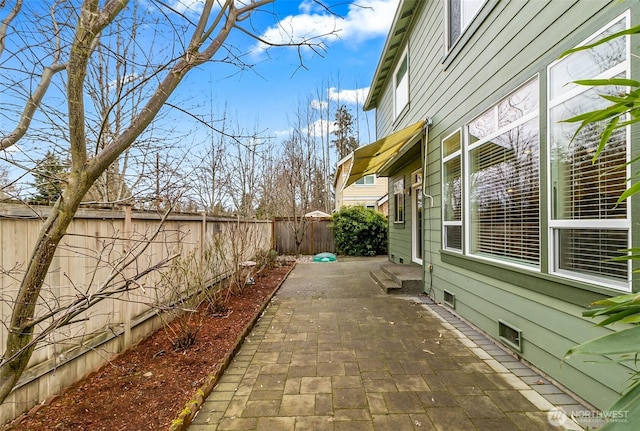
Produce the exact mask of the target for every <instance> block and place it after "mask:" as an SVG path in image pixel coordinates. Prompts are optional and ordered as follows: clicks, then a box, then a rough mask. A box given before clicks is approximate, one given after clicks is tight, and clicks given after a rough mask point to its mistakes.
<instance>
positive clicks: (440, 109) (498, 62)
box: [377, 1, 640, 408]
mask: <svg viewBox="0 0 640 431" xmlns="http://www.w3.org/2000/svg"><path fill="white" fill-rule="evenodd" d="M632 4H633V3H631V2H626V3H619V2H609V3H606V2H593V1H562V2H555V1H554V2H550V3H549V2H542V1H528V2H515V1H509V2H498V3H497V4H496V6H495V7H494V9H493V10H492V11H491V14H490V15H489V16H488V17H487V20H486V21H485V22H484V23H483V25H482V26H481V27H480V28H479V29H478V31H477V32H476V33H474V34H473V35H472V37H471V38H469V40H467V43H466V45H465V46H464V48H463V49H462V50H461V51H460V52H458V53H457V55H456V56H455V58H453V59H447V61H448V63H447V64H446V68H445V66H443V61H442V60H443V53H444V51H443V43H444V39H443V35H442V31H443V24H442V18H443V2H442V1H432V2H424V3H422V6H421V7H420V8H419V10H418V17H417V19H416V21H415V22H414V25H413V27H412V28H411V32H410V40H409V57H410V66H409V67H410V104H411V109H410V111H409V112H408V113H407V115H406V116H405V117H403V118H402V119H401V121H400V122H399V123H400V124H402V125H408V124H411V123H412V122H414V121H417V120H419V119H422V118H424V117H427V116H428V117H431V118H432V120H433V125H432V127H431V128H430V130H429V143H428V145H427V157H428V163H427V166H428V167H427V172H426V175H425V178H426V182H427V193H428V194H429V195H430V196H432V197H433V207H430V206H429V204H430V201H429V200H427V201H426V202H425V203H426V204H427V207H426V209H425V218H426V220H425V226H424V227H425V229H426V230H427V231H428V233H427V232H425V237H426V240H427V243H426V244H425V264H428V263H431V264H433V265H434V271H433V282H432V283H433V288H434V291H435V294H436V298H437V299H438V300H442V299H443V290H445V289H446V290H448V291H450V292H452V293H454V294H455V295H456V312H458V313H460V314H461V315H462V316H463V317H465V318H466V319H468V320H469V321H471V322H472V323H474V324H476V325H478V326H479V327H480V328H481V329H482V330H484V331H486V332H487V333H488V334H490V335H491V336H493V337H496V338H497V337H498V324H497V322H498V319H502V320H505V321H507V322H509V323H511V324H513V325H514V326H516V327H518V328H519V329H521V330H522V331H523V333H522V335H523V340H524V341H523V346H524V347H523V348H524V350H523V355H524V358H525V359H527V360H528V361H530V362H532V363H533V364H534V365H535V366H536V367H538V368H540V369H541V370H543V371H544V372H545V373H547V374H549V375H550V376H551V377H552V378H553V379H556V380H558V381H559V382H560V383H561V384H563V385H565V386H568V387H569V388H570V389H572V390H574V391H575V392H576V393H578V394H579V395H580V396H582V397H583V398H585V399H586V400H587V401H589V402H591V403H593V404H594V405H596V406H597V407H599V408H607V407H609V406H610V405H611V404H612V403H613V401H615V400H616V399H617V397H618V392H619V391H622V390H623V389H624V388H625V387H626V384H627V381H626V379H627V378H628V377H629V375H628V373H629V371H630V370H629V368H627V367H625V366H621V365H598V364H595V365H594V364H587V363H585V362H584V359H583V358H580V357H576V358H571V359H569V360H568V361H567V362H566V363H564V364H563V362H562V358H563V356H564V353H565V352H566V351H567V350H568V349H569V348H571V347H573V346H574V345H576V344H577V343H580V342H582V341H585V340H587V339H590V338H593V337H594V336H598V335H603V334H605V333H607V332H608V331H609V330H608V329H604V328H597V327H595V326H594V323H593V321H592V320H591V319H585V318H582V317H581V312H582V311H583V308H581V307H578V306H576V305H573V304H571V303H569V302H564V301H561V300H557V299H553V298H550V297H546V296H544V295H541V294H538V293H536V292H532V291H530V290H528V289H525V288H522V287H520V283H519V280H522V279H523V278H525V277H535V274H534V273H533V272H532V273H531V274H532V275H531V276H529V275H527V272H526V271H513V277H511V278H512V280H511V282H510V283H507V282H503V281H499V280H496V279H494V278H491V277H487V276H483V275H480V274H478V273H475V272H472V271H470V270H467V269H465V268H464V266H457V265H452V264H448V263H444V262H442V260H441V258H440V250H441V247H442V239H441V223H442V216H441V211H442V196H441V193H442V191H441V148H440V143H441V140H442V138H443V137H445V136H446V135H448V134H450V133H451V132H453V131H455V130H456V129H458V128H460V127H463V126H464V124H465V123H467V122H469V121H470V120H472V119H473V118H474V117H475V116H476V115H478V114H480V113H481V112H483V111H484V110H485V109H487V108H489V107H490V106H491V105H492V104H494V103H495V102H497V101H499V100H500V99H501V98H503V97H504V96H506V95H507V94H509V93H510V92H512V91H513V90H514V89H515V88H517V87H518V86H519V85H521V84H522V83H524V82H526V81H527V80H528V79H530V78H531V77H533V76H535V75H536V74H539V83H540V89H541V90H540V110H541V117H540V122H541V124H540V138H541V144H542V145H544V144H545V143H546V141H547V140H546V113H545V111H544V110H545V109H546V68H547V66H548V65H549V64H550V63H551V62H553V61H554V60H555V59H556V58H557V57H558V56H559V55H560V54H561V53H562V52H563V51H565V50H566V49H569V48H571V47H573V46H575V45H576V44H578V43H580V42H581V41H582V40H583V39H585V38H586V37H588V36H590V35H591V34H593V33H594V32H595V31H596V30H598V29H599V28H601V27H602V26H603V25H605V24H607V23H608V22H609V21H611V20H612V19H613V18H615V17H617V16H618V15H620V14H621V13H622V12H623V11H624V10H625V9H627V8H629V7H630V5H632ZM637 16H638V12H637V11H632V25H635V24H637V23H638V18H637ZM580 23H586V24H585V25H584V26H583V27H582V28H579V29H576V26H578V25H579V24H580ZM632 45H633V42H632ZM636 45H637V44H636ZM632 49H637V47H636V46H635V45H634V46H633V48H632ZM633 77H634V78H637V74H636V73H635V71H634V76H633ZM390 87H391V85H390V83H389V82H388V83H387V87H386V89H385V92H384V93H383V94H382V96H381V98H380V102H379V103H378V113H377V116H378V118H377V120H378V133H379V134H383V135H384V134H389V133H391V132H392V131H393V130H396V129H397V124H396V125H395V126H394V121H393V119H392V118H391V115H392V107H393V98H392V96H393V94H392V92H391V89H390ZM637 135H638V131H637V130H634V135H633V136H634V137H636V136H637ZM543 151H545V150H544V148H543ZM543 155H544V152H543ZM544 164H545V163H544V159H543V160H542V161H541V175H542V178H545V175H546V166H544ZM543 187H544V186H543ZM390 191H391V190H390ZM389 196H390V202H391V201H392V194H390V195H389ZM390 214H392V211H391V210H390ZM545 214H546V203H545V202H544V201H542V202H541V217H542V218H543V220H542V222H541V224H542V228H543V229H544V228H545V227H546V222H545V221H544V217H545ZM391 224H392V223H391ZM405 232H410V224H409V223H405V231H404V232H399V231H394V230H390V236H391V238H390V246H391V247H392V248H393V249H395V250H398V249H400V248H401V247H402V248H405V247H410V243H408V242H407V235H406V233H405ZM394 233H395V236H396V237H395V238H394ZM638 237H640V233H634V239H635V238H638ZM407 249H408V250H409V252H410V248H407ZM546 249H547V244H546V243H544V242H543V243H542V244H541V250H542V252H543V254H544V253H545V251H546ZM409 256H410V255H409ZM546 263H547V261H546V259H545V258H543V259H542V262H541V264H542V265H543V267H545V265H546ZM539 282H540V283H544V280H542V279H541V280H539ZM428 288H429V286H425V290H427V289H428ZM576 289H577V288H576Z"/></svg>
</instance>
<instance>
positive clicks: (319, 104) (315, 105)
mask: <svg viewBox="0 0 640 431" xmlns="http://www.w3.org/2000/svg"><path fill="white" fill-rule="evenodd" d="M328 106H329V103H328V102H326V101H324V100H318V99H313V100H312V101H311V109H315V110H316V111H320V110H322V109H327V107H328Z"/></svg>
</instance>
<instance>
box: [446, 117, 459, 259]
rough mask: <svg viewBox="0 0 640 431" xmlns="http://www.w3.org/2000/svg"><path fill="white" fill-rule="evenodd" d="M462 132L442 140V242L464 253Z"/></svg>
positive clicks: (450, 248)
mask: <svg viewBox="0 0 640 431" xmlns="http://www.w3.org/2000/svg"><path fill="white" fill-rule="evenodd" d="M461 155H462V152H461V131H460V130H458V131H456V132H455V133H453V134H451V135H449V136H447V137H446V138H444V139H443V140H442V161H443V163H442V196H443V198H444V202H443V206H442V211H443V214H442V224H443V229H442V235H443V238H442V241H443V247H444V248H445V249H447V250H453V251H458V252H461V251H462V177H461V175H462V170H461Z"/></svg>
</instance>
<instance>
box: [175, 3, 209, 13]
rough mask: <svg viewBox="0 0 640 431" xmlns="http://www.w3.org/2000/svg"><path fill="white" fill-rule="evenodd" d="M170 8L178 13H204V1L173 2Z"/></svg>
mask: <svg viewBox="0 0 640 431" xmlns="http://www.w3.org/2000/svg"><path fill="white" fill-rule="evenodd" d="M169 6H171V8H172V9H173V10H175V11H176V12H178V13H185V12H191V13H196V12H202V8H203V6H204V0H171V1H170V2H169Z"/></svg>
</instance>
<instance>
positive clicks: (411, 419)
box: [189, 258, 585, 431]
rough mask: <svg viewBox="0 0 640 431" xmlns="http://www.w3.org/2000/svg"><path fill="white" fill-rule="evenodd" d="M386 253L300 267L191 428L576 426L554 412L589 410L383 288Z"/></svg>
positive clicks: (474, 336) (352, 430) (468, 333)
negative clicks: (379, 278)
mask: <svg viewBox="0 0 640 431" xmlns="http://www.w3.org/2000/svg"><path fill="white" fill-rule="evenodd" d="M385 260H386V259H382V260H381V259H380V258H369V259H359V260H358V259H349V260H347V261H341V262H332V263H308V264H298V265H297V266H296V268H295V269H294V270H293V271H292V273H291V274H290V275H289V278H288V279H287V281H286V282H285V283H284V285H283V286H282V287H281V289H280V291H279V292H278V294H277V295H276V296H275V297H274V300H273V303H272V305H270V307H269V308H268V309H267V310H266V312H265V314H264V315H263V316H262V318H261V319H260V321H259V322H258V324H257V326H256V327H255V329H254V330H253V332H252V333H251V335H250V337H249V338H248V339H247V340H246V341H245V343H244V344H243V346H242V348H241V349H240V351H239V352H238V354H237V356H236V357H235V359H234V360H233V362H232V363H231V365H230V366H229V368H228V369H227V370H226V372H225V374H224V375H223V377H222V378H221V380H220V382H219V384H218V386H217V387H216V388H215V389H214V391H213V392H212V393H211V395H210V396H209V397H208V398H207V400H206V401H205V403H204V405H203V407H202V409H201V410H200V412H199V413H198V415H197V416H196V418H195V419H194V422H193V424H192V425H191V426H190V428H189V430H190V431H214V430H216V431H218V430H265V431H278V430H295V431H301V430H312V431H322V430H331V431H341V430H349V431H359V430H376V431H379V430H388V431H404V430H411V431H414V430H446V431H453V430H465V431H466V430H476V429H477V430H491V431H495V430H546V429H567V428H570V429H581V428H579V427H578V426H577V425H576V424H575V423H574V422H571V421H569V420H568V419H566V417H564V416H562V415H560V416H558V414H552V415H549V414H548V411H549V410H550V409H553V408H554V405H563V407H565V408H568V409H569V410H570V409H571V408H574V409H578V410H585V408H584V407H583V406H580V405H579V404H578V403H576V401H574V400H573V398H571V397H569V396H568V395H566V394H564V393H563V392H562V391H561V390H559V389H558V388H557V387H555V386H553V385H552V384H551V383H550V382H548V381H546V380H544V379H543V378H542V377H541V376H539V375H537V374H536V373H535V372H534V371H532V370H530V369H529V368H527V367H526V365H524V364H522V363H521V362H519V361H517V360H516V359H515V358H513V357H512V356H510V355H508V354H507V353H506V352H505V351H503V350H501V349H500V348H498V347H497V346H496V345H495V344H493V343H492V342H491V341H489V340H488V339H486V338H485V337H484V336H482V335H481V334H479V333H478V332H476V331H474V330H473V329H472V328H470V327H468V326H466V325H465V324H464V322H461V321H459V319H456V318H455V316H451V315H450V316H451V317H450V318H448V319H443V318H442V317H441V316H440V315H439V314H438V313H436V312H434V311H432V309H431V308H430V306H429V305H426V304H424V303H423V301H421V299H419V298H418V297H413V298H407V297H404V298H401V297H396V296H389V295H385V294H383V292H382V290H381V289H380V288H378V287H377V286H376V285H375V283H374V282H373V281H372V280H371V278H370V277H369V275H368V271H369V269H371V268H374V267H377V266H378V265H380V263H382V262H384V261H385ZM433 307H434V308H436V307H437V306H433ZM437 308H441V307H437ZM440 313H442V311H440ZM445 314H446V311H445ZM456 322H459V325H458V323H456ZM496 358H498V359H496ZM540 383H544V384H540ZM543 394H544V396H543ZM545 397H546V398H545ZM551 401H553V403H552V402H551ZM552 412H553V410H552ZM550 418H551V420H550ZM551 422H553V423H556V424H557V423H560V422H563V423H562V425H563V426H562V427H561V428H560V427H554V426H552V424H551Z"/></svg>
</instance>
